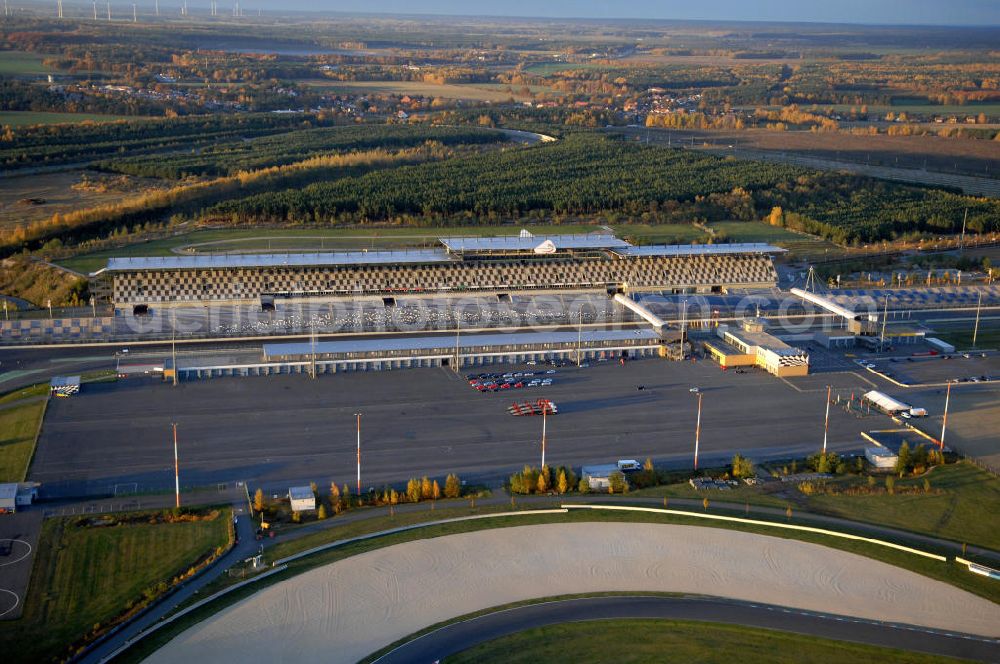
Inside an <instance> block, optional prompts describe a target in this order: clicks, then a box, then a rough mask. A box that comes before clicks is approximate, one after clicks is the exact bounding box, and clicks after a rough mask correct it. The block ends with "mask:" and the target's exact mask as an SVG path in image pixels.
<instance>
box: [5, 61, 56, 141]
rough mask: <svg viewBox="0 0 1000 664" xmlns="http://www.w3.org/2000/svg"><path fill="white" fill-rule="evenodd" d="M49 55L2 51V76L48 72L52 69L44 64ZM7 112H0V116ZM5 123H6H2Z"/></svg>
mask: <svg viewBox="0 0 1000 664" xmlns="http://www.w3.org/2000/svg"><path fill="white" fill-rule="evenodd" d="M46 57H47V56H46V55H43V54H41V53H27V52H25V51H0V76H30V75H33V74H47V73H49V72H51V71H52V70H51V69H49V68H48V67H46V66H45V65H43V64H42V60H44V59H45V58H46ZM5 114H6V112H4V113H0V117H2V116H3V115H5ZM0 124H4V123H0Z"/></svg>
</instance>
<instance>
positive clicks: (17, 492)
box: [0, 482, 38, 514]
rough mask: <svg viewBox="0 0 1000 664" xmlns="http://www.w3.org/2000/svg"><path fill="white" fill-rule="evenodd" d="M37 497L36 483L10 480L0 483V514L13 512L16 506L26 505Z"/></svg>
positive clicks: (15, 510)
mask: <svg viewBox="0 0 1000 664" xmlns="http://www.w3.org/2000/svg"><path fill="white" fill-rule="evenodd" d="M37 497H38V484H36V483H34V482H23V483H21V484H17V483H16V482H10V483H8V484H0V514H14V513H15V512H17V508H18V507H27V506H28V505H31V503H32V501H34V500H35V498H37Z"/></svg>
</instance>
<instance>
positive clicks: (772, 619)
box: [374, 596, 1000, 664]
mask: <svg viewBox="0 0 1000 664" xmlns="http://www.w3.org/2000/svg"><path fill="white" fill-rule="evenodd" d="M650 618H652V619H664V620H694V621H706V622H718V623H728V624H735V625H743V626H747V627H759V628H762V629H773V630H782V631H786V632H795V633H798V634H805V635H809V636H817V637H822V638H827V639H835V640H842V641H853V642H856V643H865V644H868V645H873V646H883V647H887V648H899V649H902V650H909V651H916V652H923V653H929V654H934V655H946V656H950V657H961V658H965V659H971V660H976V661H981V662H996V661H1000V641H998V640H996V639H986V638H982V637H975V636H968V635H962V634H954V633H945V632H938V631H934V630H928V629H924V628H918V627H912V626H909V625H897V624H892V623H882V622H874V621H869V620H861V619H857V618H847V617H844V616H836V615H831V614H823V613H814V612H810V611H802V610H799V609H788V608H784V607H780V606H772V605H768V604H755V603H749V602H739V601H736V600H727V599H719V598H711V597H655V596H609V597H586V598H576V599H565V600H555V601H549V602H543V603H539V604H529V605H527V606H520V607H515V608H510V609H503V610H500V611H496V612H493V613H488V614H486V615H483V616H479V617H476V618H471V619H468V620H463V621H460V622H455V623H452V624H450V625H446V626H444V627H441V628H439V629H436V630H434V631H432V632H429V633H427V634H424V635H422V636H420V637H418V638H416V639H413V640H412V641H409V642H406V643H404V644H403V645H401V646H398V647H397V648H395V649H393V650H391V651H389V652H388V653H386V654H384V655H383V656H382V657H379V658H378V659H376V660H374V661H375V662H376V663H377V664H397V663H398V664H412V663H413V662H436V661H439V660H441V659H443V658H445V657H447V656H449V655H454V654H456V653H459V652H462V651H464V650H467V649H469V648H471V647H473V646H476V645H478V644H480V643H485V642H487V641H492V640H494V639H498V638H501V637H503V636H507V635H510V634H516V633H517V632H521V631H524V630H526V629H531V628H534V627H543V626H546V625H555V624H559V623H566V622H580V621H588V620H611V619H615V620H621V619H650Z"/></svg>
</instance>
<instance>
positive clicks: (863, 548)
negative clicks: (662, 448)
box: [116, 499, 1000, 662]
mask: <svg viewBox="0 0 1000 664" xmlns="http://www.w3.org/2000/svg"><path fill="white" fill-rule="evenodd" d="M559 502H560V501H558V500H557V499H554V500H553V502H552V504H551V505H539V504H537V503H533V504H532V507H533V508H534V509H539V508H542V507H557V506H558V505H559ZM623 503H624V504H627V503H628V501H627V499H625V500H623ZM453 504H454V503H453ZM510 510H511V507H510V505H493V506H489V507H487V508H475V509H470V508H469V507H457V506H456V507H449V508H441V507H440V506H439V507H438V508H437V509H435V510H433V511H431V509H430V505H429V504H428V505H427V509H426V510H419V511H413V512H407V513H405V514H396V516H395V517H389V516H380V517H373V518H371V519H366V520H363V521H358V522H351V523H345V524H344V525H343V526H341V527H333V528H328V529H325V530H322V531H319V532H316V533H312V534H310V535H307V536H305V537H302V538H300V539H297V540H294V541H290V542H283V543H281V544H278V545H276V546H274V547H272V548H270V549H268V550H267V558H268V560H276V559H278V558H281V557H285V556H289V555H292V554H294V553H298V552H300V551H305V550H307V549H310V548H313V547H316V546H319V545H322V544H326V543H330V542H334V541H337V540H342V539H347V538H351V537H357V536H359V535H364V534H369V533H377V532H381V531H384V530H388V529H391V528H398V527H400V526H404V525H410V524H416V523H424V522H428V521H435V520H439V519H448V518H455V517H461V516H469V515H473V514H487V513H496V512H506V511H510ZM526 511H530V510H526ZM709 511H710V512H711V511H712V508H709ZM623 521H624V522H631V523H669V524H680V525H691V526H703V527H708V528H727V529H729V530H739V531H743V532H750V533H757V534H761V535H770V536H774V537H782V538H788V539H797V540H801V541H804V542H812V543H815V544H820V545H823V546H828V547H831V548H834V549H840V550H842V551H848V552H850V553H856V554H858V555H862V556H866V557H869V558H873V559H875V560H880V561H882V562H885V563H888V564H890V565H895V566H897V567H901V568H903V569H907V570H910V571H912V572H915V573H917V574H921V575H923V576H927V577H930V578H932V579H937V580H939V581H943V582H944V583H948V584H950V585H953V586H956V587H958V588H961V589H963V590H966V591H968V592H971V593H973V594H975V595H979V596H980V597H985V598H986V599H988V600H990V601H993V602H998V603H1000V585H998V584H997V583H996V582H995V581H993V580H991V579H987V578H985V577H980V576H977V575H975V574H970V573H969V572H968V571H967V570H965V568H964V567H962V566H959V565H957V564H956V563H954V562H951V561H950V562H939V561H935V560H930V559H928V558H923V557H920V556H916V555H914V554H910V553H904V552H902V551H897V550H895V549H890V548H887V547H883V546H878V545H875V544H871V543H867V542H863V541H852V540H845V539H840V538H835V537H830V536H827V535H820V534H815V533H807V532H796V531H788V530H781V529H777V528H769V527H767V526H760V525H749V524H746V525H744V524H737V523H726V524H722V523H719V522H713V521H709V520H705V519H699V518H697V517H696V516H691V517H687V516H675V515H668V514H656V513H648V512H631V513H623V512H609V511H607V512H606V511H590V510H573V511H570V512H568V513H566V514H526V515H522V516H510V517H496V518H494V519H483V520H473V521H460V522H455V523H446V524H440V525H435V526H428V527H426V528H420V529H415V530H412V531H407V532H402V533H395V534H391V535H386V536H384V537H378V538H373V539H369V540H364V541H359V542H354V543H351V544H345V545H344V546H341V547H337V548H332V549H329V550H326V551H322V552H319V553H316V554H314V555H311V556H307V557H305V558H301V559H299V560H296V561H292V562H291V563H289V565H288V569H287V570H285V571H283V572H279V573H277V574H274V575H272V576H271V577H269V578H267V579H264V580H263V581H261V582H260V583H259V584H251V585H250V586H248V587H245V588H240V589H238V590H235V591H233V592H231V593H229V594H228V595H225V596H224V597H223V598H221V599H220V600H219V601H217V602H214V603H212V604H211V605H209V606H205V607H202V608H200V609H198V610H196V611H192V612H191V613H189V614H187V615H185V616H184V617H182V618H180V619H178V620H177V621H175V622H174V623H172V624H171V625H170V626H168V627H166V628H163V629H160V630H158V631H157V632H156V633H154V634H153V635H151V636H150V637H149V638H146V639H143V640H142V641H140V642H139V643H138V644H137V645H136V646H135V647H133V648H131V649H130V650H128V651H127V652H126V653H124V654H123V656H122V657H120V658H118V659H117V660H116V661H117V662H140V661H142V660H143V659H144V658H145V657H147V656H148V655H149V654H150V653H151V652H153V651H155V650H156V649H157V648H159V647H160V646H162V645H163V644H164V643H166V642H167V641H169V640H170V639H172V638H173V637H174V636H176V635H177V634H179V633H181V632H182V631H184V630H185V629H187V628H188V627H191V626H192V625H194V624H197V623H198V622H200V621H202V620H205V619H206V618H208V617H209V616H211V615H212V614H214V613H216V612H218V611H220V610H222V609H223V608H225V607H226V606H230V605H232V604H234V603H236V602H237V601H239V600H241V599H244V598H246V597H248V596H250V595H252V594H253V593H255V592H257V591H259V590H260V589H261V588H263V587H265V586H268V585H271V584H274V583H279V582H281V581H284V580H286V579H289V578H291V577H292V576H295V575H297V574H301V573H303V572H306V571H309V570H311V569H314V568H317V567H322V566H323V565H328V564H330V563H334V562H337V561H339V560H343V559H345V558H349V557H351V556H356V555H359V554H362V553H365V552H368V551H372V550H375V549H380V548H383V547H387V546H393V545H395V544H402V543H404V542H410V541H413V540H420V539H431V538H434V537H444V536H447V535H454V534H459V533H467V532H473V531H477V530H489V529H495V528H509V527H515V526H528V525H537V524H549V523H574V522H575V523H581V522H583V523H606V522H623ZM791 522H792V523H802V522H801V521H799V520H798V519H796V518H795V517H794V516H793V518H792V519H791ZM858 534H862V535H863V534H864V533H858ZM901 543H903V544H910V543H909V542H901ZM239 580H240V579H233V580H226V579H222V580H219V581H217V582H215V583H213V584H211V585H210V587H206V588H205V589H204V590H203V591H202V592H201V593H199V595H198V596H197V597H195V598H192V600H191V602H194V601H197V600H199V599H202V598H204V597H207V596H209V595H210V594H212V593H213V592H216V591H218V590H220V589H222V588H223V587H224V586H226V585H231V584H232V583H235V582H237V581H239Z"/></svg>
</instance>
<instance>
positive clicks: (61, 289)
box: [0, 256, 87, 307]
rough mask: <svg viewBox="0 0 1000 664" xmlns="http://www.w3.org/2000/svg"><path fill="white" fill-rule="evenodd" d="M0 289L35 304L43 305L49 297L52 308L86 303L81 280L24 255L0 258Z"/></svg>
mask: <svg viewBox="0 0 1000 664" xmlns="http://www.w3.org/2000/svg"><path fill="white" fill-rule="evenodd" d="M0 292H2V293H3V294H4V295H11V296H13V297H18V298H21V299H22V300H27V301H28V302H31V303H33V304H35V305H36V306H38V307H45V306H46V305H47V304H48V302H49V300H51V301H52V306H54V307H62V306H66V305H73V306H79V305H81V304H86V303H87V286H86V282H85V281H84V280H83V279H80V278H78V277H74V276H73V275H71V274H67V273H66V272H63V271H62V270H59V269H56V268H54V267H49V266H48V265H45V264H43V263H37V262H35V261H33V260H31V259H30V258H28V257H26V256H15V257H12V258H7V259H5V260H2V261H0Z"/></svg>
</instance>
